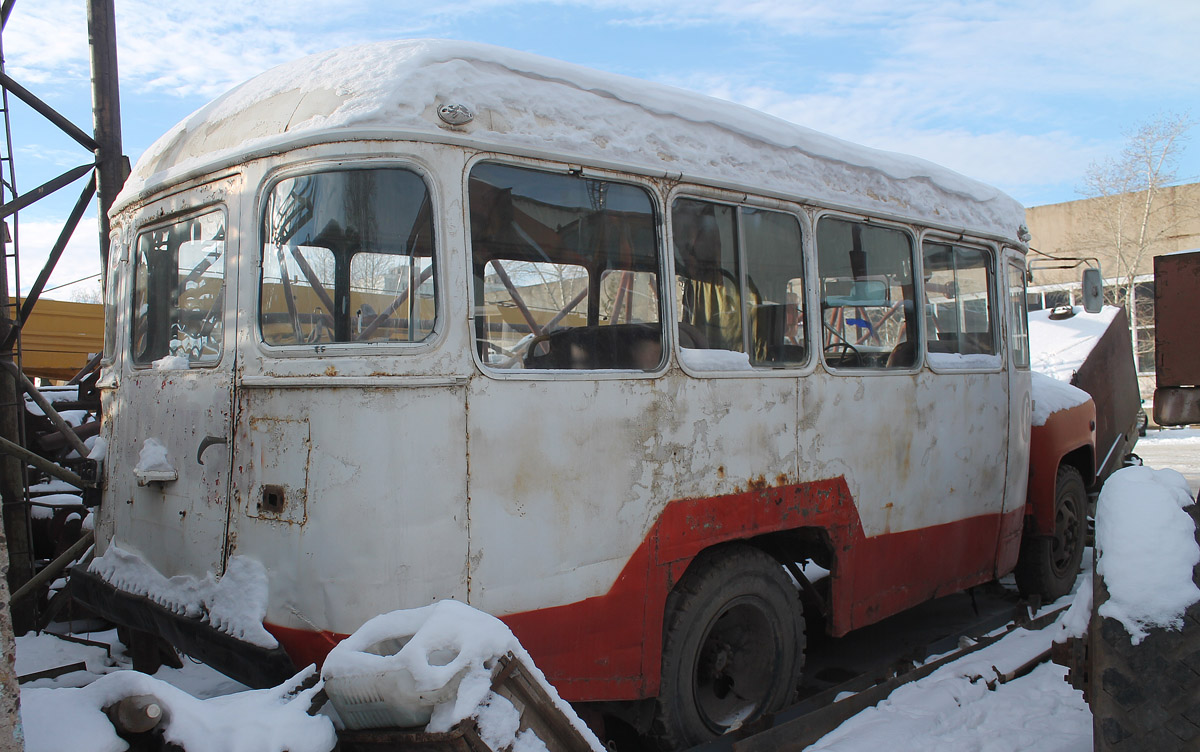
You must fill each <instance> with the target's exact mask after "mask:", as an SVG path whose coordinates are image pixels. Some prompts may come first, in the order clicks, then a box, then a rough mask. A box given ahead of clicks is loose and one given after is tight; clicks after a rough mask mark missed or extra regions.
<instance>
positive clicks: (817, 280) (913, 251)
mask: <svg viewBox="0 0 1200 752" xmlns="http://www.w3.org/2000/svg"><path fill="white" fill-rule="evenodd" d="M824 219H836V220H841V221H844V222H851V223H853V222H858V223H861V224H863V225H866V226H869V227H882V228H886V229H891V230H898V231H900V232H902V233H904V234H905V235H906V236H907V237H908V240H909V257H910V261H911V262H912V285H913V305H914V306H915V308H916V310H917V312H919V313H917V314H914V315H915V316H916V326H917V341H918V343H919V344H920V346H919V347H917V348H916V357H914V358H913V362H912V363H911V364H910V365H908V366H905V367H896V368H888V367H886V366H884V367H854V368H850V367H844V366H831V365H829V363H828V362H827V361H826V360H825V348H824V347H823V346H821V345H819V343H821V342H824V334H823V333H822V332H823V331H824V319H825V313H824V311H822V310H821V307H820V306H821V300H820V298H821V280H822V279H823V277H822V276H821V268H820V265H821V259H820V249H819V248H818V247H817V232H818V227H819V226H820V223H821V221H822V220H824ZM921 235H922V233H921V231H920V230H918V229H917V228H916V227H915V226H914V225H910V224H907V223H905V222H899V221H893V220H888V219H879V218H877V217H874V216H870V215H866V214H855V213H851V212H844V211H835V210H823V211H819V212H817V214H816V216H815V217H814V218H813V229H812V245H813V252H812V253H813V268H812V271H810V275H815V276H814V278H813V282H812V284H811V287H812V289H813V294H814V296H815V297H816V301H815V304H816V307H815V308H812V309H811V310H813V311H816V312H817V315H816V316H815V317H810V318H816V319H819V321H820V328H819V329H818V330H817V337H816V338H815V339H814V340H813V342H814V345H813V349H814V350H818V349H819V350H820V351H821V355H820V356H819V357H818V358H817V359H816V362H819V363H820V364H821V366H822V367H823V368H824V369H825V370H826V371H827V372H828V373H830V374H832V375H836V376H856V375H858V376H872V377H876V376H891V375H898V374H912V373H917V372H919V371H920V370H921V368H922V367H924V365H925V345H924V341H925V321H924V318H925V317H924V308H923V306H924V303H925V290H924V287H925V286H924V285H923V284H920V285H918V284H917V279H918V278H919V277H920V275H921V273H922V272H921V270H922V266H921V261H922V258H921V256H922V254H921V253H920V252H919V250H920V248H921Z"/></svg>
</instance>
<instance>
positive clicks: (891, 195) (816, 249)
mask: <svg viewBox="0 0 1200 752" xmlns="http://www.w3.org/2000/svg"><path fill="white" fill-rule="evenodd" d="M1022 220H1023V212H1022V209H1021V207H1020V206H1019V205H1018V204H1017V203H1016V202H1014V201H1013V200H1011V199H1010V198H1008V197H1007V196H1005V195H1003V194H1002V193H1000V192H999V191H997V190H995V189H993V188H990V187H988V186H985V185H981V184H979V183H976V182H974V181H972V180H969V179H967V178H964V177H962V176H961V175H958V174H955V173H953V172H951V171H949V170H946V169H943V168H940V167H937V166H935V165H933V164H929V163H927V162H924V161H921V160H918V159H914V158H909V157H905V156H901V155H896V154H890V153H884V152H879V151H876V150H872V149H867V148H863V147H859V146H855V145H852V144H848V143H845V142H842V141H840V140H837V139H834V138H831V137H827V136H824V135H821V134H819V133H816V132H813V131H810V130H808V129H805V128H801V127H798V126H795V125H792V124H789V123H786V122H783V121H780V120H777V119H774V118H771V117H769V116H766V115H763V114H761V113H757V112H753V111H751V110H748V109H745V108H743V107H740V106H737V105H733V104H730V103H727V102H721V101H717V100H713V99H709V98H707V97H702V96H698V95H694V94H690V93H686V92H682V91H679V90H675V89H672V88H669V87H665V86H659V85H653V84H648V83H645V82H639V81H634V80H630V79H626V78H622V77H618V76H614V75H608V74H603V73H599V72H595V71H590V70H586V69H582V68H579V67H576V66H572V65H567V64H563V63H558V62H554V61H549V60H545V59H541V58H536V57H533V56H529V55H525V54H519V53H515V52H510V51H506V50H501V49H496V48H492V47H487V46H481V45H473V44H462V43H453V42H443V41H437V42H431V41H410V42H397V43H385V44H375V45H367V46H360V47H354V48H348V49H343V50H338V51H333V52H329V53H325V54H320V55H316V56H314V57H310V58H307V59H304V60H301V61H299V62H296V63H294V64H290V65H285V66H282V67H280V68H277V69H275V70H272V71H269V72H267V73H265V74H263V75H261V76H259V77H258V78H255V79H252V80H251V81H249V82H247V83H245V84H243V85H241V86H240V87H238V88H235V89H234V90H232V91H230V92H229V93H228V94H226V95H224V96H223V97H221V98H219V99H217V100H216V101H214V102H213V103H212V104H210V105H208V106H207V107H205V108H203V109H201V110H199V111H198V112H196V113H195V114H194V115H192V116H191V117H190V118H188V119H187V120H185V121H184V122H182V123H180V124H179V125H178V126H176V127H175V128H174V129H173V130H172V131H170V132H168V133H167V134H166V135H165V136H163V137H162V139H160V140H159V141H158V142H157V143H155V144H154V145H153V146H152V147H151V148H150V149H149V150H148V151H147V153H146V154H145V155H144V156H143V157H142V158H141V160H140V161H139V162H138V164H137V166H136V168H135V170H134V172H133V174H132V175H131V177H130V179H129V181H128V183H127V184H126V186H125V189H124V191H123V193H122V195H121V196H120V197H119V199H118V201H117V204H116V205H115V206H114V209H113V212H112V227H113V234H112V251H111V254H110V259H109V266H108V270H107V301H106V305H107V316H108V319H107V323H108V326H107V329H106V342H105V355H104V358H105V360H104V368H105V370H104V373H103V377H102V389H103V400H104V435H105V437H106V439H107V447H108V448H107V458H106V467H107V471H106V474H105V479H104V488H103V502H102V505H101V509H100V512H99V521H98V523H97V558H96V559H95V561H94V562H93V564H92V565H91V567H90V570H89V572H87V573H79V576H78V577H76V578H75V579H76V582H75V583H74V585H73V586H74V587H75V588H76V590H77V593H78V594H79V597H80V598H82V599H83V600H85V601H86V602H89V603H91V604H92V605H94V606H95V607H96V608H97V609H98V610H100V611H101V612H103V613H106V614H108V615H109V616H111V617H112V618H113V619H114V620H116V621H118V622H120V623H124V624H126V625H128V626H129V627H130V628H132V629H133V630H134V632H133V634H134V635H135V637H137V636H142V637H145V636H146V635H149V634H153V635H158V636H163V637H166V638H168V639H169V640H170V641H171V642H172V643H174V644H175V645H176V646H178V647H180V648H181V649H183V650H185V651H186V652H188V653H189V654H191V655H194V656H198V657H201V658H203V659H205V660H207V661H208V662H210V663H212V664H213V665H215V666H217V667H218V668H220V669H222V670H224V671H226V672H227V673H229V674H230V675H231V676H234V677H237V678H239V679H242V680H244V681H247V682H249V683H251V684H256V685H260V686H261V685H265V684H269V683H272V682H275V681H278V680H279V679H280V678H281V677H284V676H286V675H287V674H288V672H290V671H292V670H293V667H294V666H301V667H302V666H304V665H306V664H307V663H308V662H311V661H317V662H320V660H321V659H322V657H323V656H324V654H325V653H326V652H327V651H328V650H329V648H330V647H331V646H332V645H333V644H335V643H336V642H337V641H338V640H339V639H341V638H342V637H344V636H345V635H347V634H348V633H350V632H352V631H353V630H355V629H356V628H357V627H358V626H359V625H360V624H362V623H363V622H364V621H365V620H366V619H368V618H370V617H371V616H374V615H376V614H379V613H382V612H387V611H391V610H395V609H401V608H410V607H416V606H421V605H426V604H428V603H430V602H433V601H437V600H439V599H446V598H454V599H458V600H461V601H464V602H466V603H469V604H471V605H473V606H475V607H477V608H480V609H483V610H485V611H488V612H490V613H492V614H495V615H497V616H499V617H501V618H502V619H503V620H504V621H505V622H506V623H507V624H509V625H510V626H511V628H512V629H513V630H514V632H515V633H516V635H517V636H518V637H519V638H520V639H521V641H522V642H523V644H524V645H525V646H526V647H527V648H528V650H529V651H530V652H531V654H532V655H533V657H534V658H535V659H536V661H537V663H538V665H539V667H540V668H542V669H543V670H544V672H545V673H546V674H547V676H548V677H549V678H550V679H551V681H552V682H553V683H554V684H555V685H556V686H557V688H558V690H559V692H560V693H561V694H562V695H563V696H564V697H565V698H566V699H569V700H571V701H577V702H601V701H604V702H608V701H614V702H615V701H642V702H643V704H647V703H648V704H650V705H652V706H653V712H652V714H651V715H652V717H653V727H654V729H655V733H656V734H657V735H658V736H659V737H660V738H661V739H662V740H663V741H664V742H666V743H667V744H669V745H672V746H677V747H678V746H686V745H690V744H693V743H696V742H699V741H703V740H705V739H707V738H710V737H712V736H714V735H716V734H719V733H721V732H723V731H724V730H726V729H727V728H729V727H730V726H732V725H734V724H735V723H737V722H738V721H739V720H742V719H745V718H748V717H752V716H755V715H758V714H761V713H764V712H770V711H774V710H776V709H778V708H779V707H781V706H782V705H783V704H785V703H786V702H787V701H788V699H789V698H790V697H791V696H792V694H793V692H794V689H795V687H796V684H797V680H798V678H799V676H800V675H801V671H802V669H803V665H804V650H805V635H806V629H810V628H812V627H813V626H814V625H818V624H819V625H823V628H825V629H827V630H828V631H829V632H831V633H832V634H834V635H841V634H844V633H846V632H848V631H850V630H853V629H855V628H858V627H861V626H863V625H867V624H871V623H873V622H875V621H878V620H880V619H882V618H884V617H886V616H888V615H890V614H894V613H896V612H898V611H900V610H902V609H905V608H907V607H909V606H912V605H913V604H916V603H919V602H922V601H925V600H928V599H930V598H934V597H936V596H939V595H942V594H945V593H950V592H953V591H957V590H960V589H963V588H967V587H970V586H973V585H976V584H978V583H982V582H985V581H989V580H992V579H994V578H996V577H998V576H1002V575H1005V574H1007V573H1009V572H1011V571H1012V570H1013V569H1014V567H1016V566H1017V562H1018V555H1019V554H1021V556H1022V563H1023V564H1022V565H1023V570H1022V571H1026V572H1028V573H1029V574H1028V575H1027V576H1026V577H1025V581H1026V582H1028V583H1031V584H1030V585H1029V588H1030V589H1034V590H1039V589H1040V590H1043V591H1046V592H1045V593H1044V594H1045V595H1055V594H1061V593H1062V592H1065V591H1066V589H1067V588H1069V586H1070V583H1071V581H1073V580H1074V576H1075V568H1076V567H1077V566H1078V554H1079V552H1078V550H1075V549H1078V548H1079V544H1078V536H1077V535H1076V536H1074V537H1071V536H1070V535H1067V536H1064V534H1063V531H1062V527H1063V523H1062V515H1061V514H1059V515H1057V517H1058V519H1059V522H1058V528H1059V529H1058V530H1057V531H1056V529H1055V525H1056V522H1055V520H1056V510H1055V508H1054V496H1055V489H1054V487H1053V483H1051V487H1050V488H1049V490H1048V492H1047V493H1046V496H1048V498H1049V501H1048V502H1045V503H1048V504H1049V505H1050V506H1049V507H1048V508H1045V509H1041V510H1040V513H1039V514H1034V512H1035V511H1037V510H1035V509H1034V507H1035V506H1036V505H1035V504H1029V505H1027V503H1026V490H1027V486H1028V478H1029V471H1028V463H1029V447H1030V414H1031V397H1030V373H1029V370H1028V366H1029V347H1028V337H1027V329H1026V312H1025V307H1024V306H1025V297H1024V270H1025V264H1024V251H1025V241H1026V240H1027V236H1026V235H1025V234H1024V230H1023V229H1021V223H1022ZM1087 431H1088V429H1087V426H1086V425H1084V427H1083V429H1082V438H1081V439H1079V440H1078V442H1077V443H1076V444H1074V445H1072V446H1069V447H1066V448H1065V449H1064V450H1063V452H1060V453H1059V454H1058V455H1057V456H1060V457H1061V456H1063V454H1065V453H1066V452H1067V451H1068V450H1071V449H1079V448H1080V447H1083V446H1084V444H1086V442H1087V440H1088V437H1087V435H1086V434H1087ZM1076 434H1079V431H1076ZM1071 440H1074V439H1069V438H1068V439H1064V438H1062V437H1058V438H1056V439H1055V441H1057V442H1058V443H1059V444H1063V443H1064V442H1068V441H1071ZM1081 466H1082V467H1083V473H1084V474H1085V475H1086V473H1087V472H1088V466H1087V463H1086V462H1083V463H1081ZM1049 472H1050V474H1051V476H1052V477H1053V474H1054V472H1055V468H1051V469H1050V471H1049ZM1068 522H1070V521H1069V520H1068ZM1075 524H1076V527H1077V522H1076V523H1075ZM1023 536H1024V543H1023V542H1022V540H1023ZM1056 536H1057V537H1056ZM1064 541H1066V543H1067V545H1066V548H1064V545H1063V542H1064ZM1072 546H1074V548H1072ZM806 562H812V563H815V564H817V565H819V566H820V567H822V568H824V569H825V570H827V571H828V576H827V577H824V578H823V579H820V580H817V578H816V577H815V576H808V575H805V573H804V571H805V570H803V569H802V568H801V567H799V566H797V563H801V564H803V563H806ZM809 571H810V572H811V569H810V570H809ZM223 586H224V587H223ZM800 589H803V590H804V591H805V593H806V595H805V597H804V598H803V600H802V599H801V597H800V595H799V594H798V590H800ZM802 604H803V605H802Z"/></svg>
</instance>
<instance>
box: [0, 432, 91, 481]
mask: <svg viewBox="0 0 1200 752" xmlns="http://www.w3.org/2000/svg"><path fill="white" fill-rule="evenodd" d="M0 452H3V453H4V454H10V455H12V456H13V457H16V458H17V459H19V460H22V461H24V462H25V463H26V464H28V465H33V466H34V467H36V468H37V469H38V470H41V471H42V472H43V473H45V474H46V475H49V476H51V477H54V478H58V479H59V480H61V481H64V482H66V483H70V484H71V485H72V486H75V487H76V488H78V489H80V490H83V489H85V488H95V487H96V482H95V481H91V480H84V479H83V478H81V477H79V476H78V475H76V474H75V473H73V472H71V471H70V470H68V469H66V468H65V467H63V466H61V465H58V464H55V463H53V462H51V461H50V460H48V459H46V458H45V457H43V456H41V455H40V454H34V453H33V452H31V451H29V450H28V449H26V448H25V447H23V446H21V445H20V444H17V443H15V442H12V441H9V440H8V439H6V438H4V437H2V436H0Z"/></svg>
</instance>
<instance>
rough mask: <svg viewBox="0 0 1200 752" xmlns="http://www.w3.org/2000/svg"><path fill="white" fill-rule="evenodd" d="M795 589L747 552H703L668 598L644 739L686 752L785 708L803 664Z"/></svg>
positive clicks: (741, 546) (774, 564) (774, 565)
mask: <svg viewBox="0 0 1200 752" xmlns="http://www.w3.org/2000/svg"><path fill="white" fill-rule="evenodd" d="M804 642H805V633H804V616H803V612H802V609H801V606H800V601H799V597H798V594H797V591H796V587H795V586H794V585H793V583H792V581H791V580H790V579H789V577H788V576H787V574H786V573H785V572H784V570H783V567H782V566H781V565H780V564H779V562H778V561H776V560H775V559H774V558H773V557H772V556H771V555H770V554H768V553H766V552H765V551H763V550H761V549H759V548H756V547H754V546H752V545H749V544H746V543H733V544H726V545H721V546H716V547H713V548H710V549H706V550H705V551H703V552H701V553H700V554H699V555H698V556H697V557H696V558H695V559H694V560H693V561H692V563H691V565H690V566H689V567H688V569H687V571H686V572H685V573H684V575H683V577H681V578H680V580H679V582H678V583H677V584H676V586H675V588H674V589H673V590H672V591H671V593H670V595H669V596H668V598H667V603H666V613H665V618H664V621H663V650H662V678H661V686H660V691H659V696H658V699H657V700H656V704H655V714H654V721H653V724H652V730H651V731H652V735H653V736H654V737H655V738H656V739H657V740H658V742H659V743H660V744H661V745H662V746H663V747H664V748H666V749H681V748H686V747H692V746H695V745H697V744H700V743H703V742H705V741H708V740H710V739H712V738H715V737H717V736H719V735H720V734H721V733H724V732H725V731H727V730H730V729H731V728H734V727H736V726H737V725H739V724H740V723H743V722H745V721H749V720H752V719H753V718H756V717H758V716H761V715H763V714H765V713H773V712H776V711H778V710H780V709H781V708H783V707H784V706H786V705H787V704H788V702H790V701H791V699H792V697H793V696H794V694H795V691H796V685H797V684H798V681H799V678H800V673H801V671H802V669H803V665H804Z"/></svg>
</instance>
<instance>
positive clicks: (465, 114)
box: [438, 104, 475, 125]
mask: <svg viewBox="0 0 1200 752" xmlns="http://www.w3.org/2000/svg"><path fill="white" fill-rule="evenodd" d="M438 117H440V118H441V119H442V122H443V123H446V124H447V125H466V124H467V123H469V122H471V121H472V120H474V119H475V113H473V112H471V108H469V107H467V106H466V105H465V104H444V105H442V106H441V107H439V108H438Z"/></svg>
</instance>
